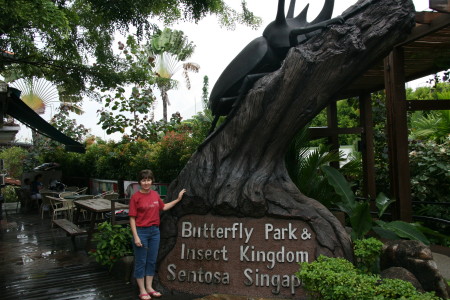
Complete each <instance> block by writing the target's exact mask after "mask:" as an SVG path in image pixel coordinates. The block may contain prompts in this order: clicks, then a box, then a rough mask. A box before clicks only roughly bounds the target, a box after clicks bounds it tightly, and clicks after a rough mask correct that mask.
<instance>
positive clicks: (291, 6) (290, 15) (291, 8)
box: [286, 0, 295, 19]
mask: <svg viewBox="0 0 450 300" xmlns="http://www.w3.org/2000/svg"><path fill="white" fill-rule="evenodd" d="M294 9H295V0H291V3H289V10H288V13H287V15H286V19H290V18H293V17H294Z"/></svg>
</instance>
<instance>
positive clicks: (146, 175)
mask: <svg viewBox="0 0 450 300" xmlns="http://www.w3.org/2000/svg"><path fill="white" fill-rule="evenodd" d="M142 179H151V180H152V181H155V176H153V172H152V171H151V170H142V171H140V172H139V175H138V182H141V181H142Z"/></svg>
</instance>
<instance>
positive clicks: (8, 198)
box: [1, 185, 19, 203]
mask: <svg viewBox="0 0 450 300" xmlns="http://www.w3.org/2000/svg"><path fill="white" fill-rule="evenodd" d="M15 189H17V188H16V187H13V186H11V185H5V186H4V187H2V192H1V194H2V195H3V198H4V199H5V202H6V203H8V202H17V201H19V200H18V199H17V194H16V191H15Z"/></svg>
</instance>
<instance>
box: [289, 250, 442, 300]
mask: <svg viewBox="0 0 450 300" xmlns="http://www.w3.org/2000/svg"><path fill="white" fill-rule="evenodd" d="M296 276H297V277H298V278H299V279H300V280H301V281H302V283H303V286H304V287H305V289H306V290H307V291H308V292H309V294H310V296H312V298H315V299H332V300H341V299H342V300H344V299H345V300H348V299H355V300H356V299H379V300H381V299H410V300H412V299H414V300H419V299H423V300H438V299H440V298H439V297H437V296H435V295H434V293H420V292H417V290H416V289H415V288H414V286H413V285H412V284H411V283H410V282H406V281H403V280H399V279H381V278H380V277H379V275H372V274H364V273H361V272H360V271H359V270H358V269H356V268H355V267H354V265H353V264H352V263H351V262H349V261H347V260H345V259H343V258H334V257H326V256H323V255H321V256H319V257H318V258H317V260H315V261H314V262H312V263H308V262H303V263H300V270H299V271H298V272H297V273H296Z"/></svg>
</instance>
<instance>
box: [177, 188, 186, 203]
mask: <svg viewBox="0 0 450 300" xmlns="http://www.w3.org/2000/svg"><path fill="white" fill-rule="evenodd" d="M184 193H186V189H182V190H181V191H180V192H179V193H178V201H180V200H181V198H183V195H184Z"/></svg>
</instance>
